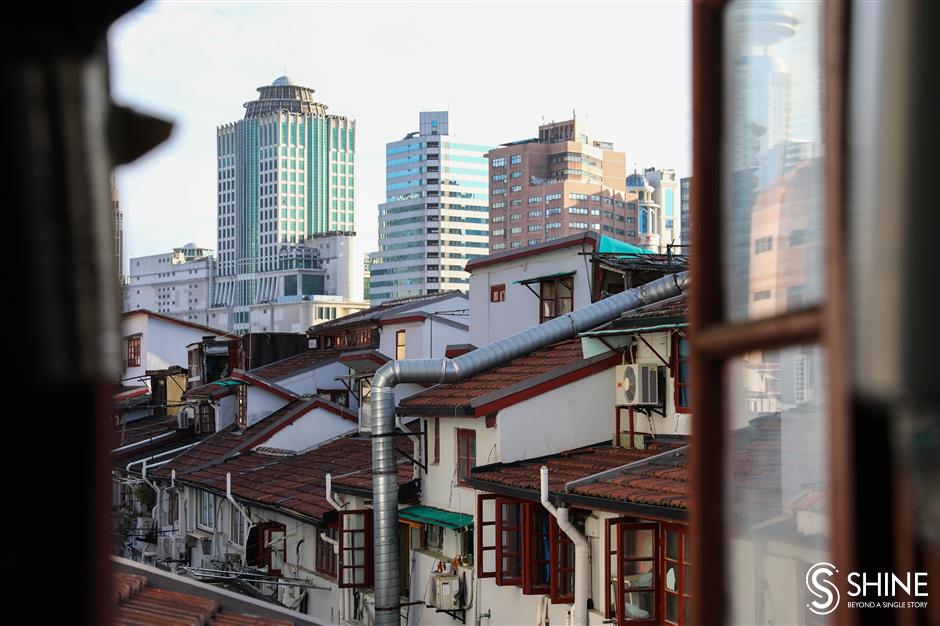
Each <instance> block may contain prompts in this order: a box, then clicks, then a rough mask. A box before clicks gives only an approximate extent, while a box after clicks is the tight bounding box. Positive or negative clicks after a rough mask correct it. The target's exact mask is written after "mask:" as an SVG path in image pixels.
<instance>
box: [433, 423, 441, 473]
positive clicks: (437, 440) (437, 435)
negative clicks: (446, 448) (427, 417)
mask: <svg viewBox="0 0 940 626" xmlns="http://www.w3.org/2000/svg"><path fill="white" fill-rule="evenodd" d="M440 462H441V418H439V417H435V418H434V460H433V461H432V463H434V464H435V465H437V464H438V463H440Z"/></svg>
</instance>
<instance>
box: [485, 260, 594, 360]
mask: <svg viewBox="0 0 940 626" xmlns="http://www.w3.org/2000/svg"><path fill="white" fill-rule="evenodd" d="M581 248H582V245H581V244H580V243H578V244H575V245H572V246H569V247H566V248H560V249H557V250H548V251H544V252H540V253H538V254H537V255H532V256H522V257H518V258H508V259H506V260H505V261H502V262H499V263H493V264H488V265H484V266H482V267H479V268H474V269H473V271H472V273H471V274H470V343H472V344H473V345H475V346H484V345H486V344H488V343H492V342H494V341H496V340H498V339H502V338H503V337H508V336H509V335H512V334H515V333H517V332H519V331H522V330H525V329H526V328H529V327H530V326H536V325H538V324H539V297H538V296H537V295H536V294H537V293H538V292H539V285H538V283H535V284H532V285H529V286H526V285H520V284H517V281H521V280H526V279H531V278H537V277H539V276H551V275H554V274H562V273H567V272H574V276H573V278H574V308H575V309H578V308H581V307H583V306H587V305H588V304H591V285H590V277H591V272H592V267H591V263H590V261H589V260H588V257H587V256H583V255H580V254H578V252H581V251H582V250H581ZM583 248H584V250H583V251H584V252H587V251H590V250H591V247H590V246H589V245H584V246H583ZM497 285H504V286H505V289H506V297H505V300H504V301H502V302H490V293H491V288H492V287H495V286H497ZM529 287H531V289H530V288H529ZM533 290H534V291H535V293H533V292H532V291H533Z"/></svg>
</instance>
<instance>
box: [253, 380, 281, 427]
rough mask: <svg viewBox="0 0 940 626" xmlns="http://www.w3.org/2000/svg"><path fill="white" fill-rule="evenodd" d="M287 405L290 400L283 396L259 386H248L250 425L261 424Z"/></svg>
mask: <svg viewBox="0 0 940 626" xmlns="http://www.w3.org/2000/svg"><path fill="white" fill-rule="evenodd" d="M287 403H288V400H286V399H285V398H283V397H282V396H279V395H277V394H274V393H271V392H270V391H266V390H265V389H262V388H261V387H258V386H257V385H248V409H247V414H248V425H249V426H251V425H252V424H255V423H257V422H260V421H261V420H263V419H264V418H266V417H267V416H269V415H271V413H274V412H275V411H277V410H278V409H279V408H281V407H282V406H284V405H286V404H287Z"/></svg>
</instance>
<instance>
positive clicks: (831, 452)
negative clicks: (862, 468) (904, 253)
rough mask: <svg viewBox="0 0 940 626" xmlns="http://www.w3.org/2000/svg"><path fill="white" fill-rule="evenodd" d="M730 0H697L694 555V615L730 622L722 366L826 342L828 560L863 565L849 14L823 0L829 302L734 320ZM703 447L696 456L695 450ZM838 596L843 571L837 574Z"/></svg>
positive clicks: (846, 622) (837, 0) (851, 616)
mask: <svg viewBox="0 0 940 626" xmlns="http://www.w3.org/2000/svg"><path fill="white" fill-rule="evenodd" d="M729 4H730V2H729V0H696V1H695V2H694V3H693V5H692V110H693V111H695V115H694V116H693V125H692V163H693V168H692V180H693V183H692V189H691V194H690V206H691V210H692V219H691V231H692V253H691V272H692V276H693V280H694V281H695V287H694V289H692V290H691V293H690V297H689V303H690V321H691V326H692V328H693V334H692V338H693V345H692V351H691V363H692V372H691V380H692V433H693V435H692V446H693V454H692V456H691V472H692V475H693V476H694V477H695V480H693V482H692V502H691V504H690V507H689V508H690V519H691V525H690V532H691V533H692V535H693V536H694V537H699V538H701V539H699V540H696V541H693V548H692V562H693V563H699V564H704V563H707V564H708V576H695V577H694V580H693V582H692V587H693V593H692V596H693V597H694V598H697V601H696V602H694V603H693V607H692V611H693V612H692V621H693V623H697V624H723V623H727V622H728V621H729V619H730V616H731V611H730V602H729V597H728V592H729V590H728V589H727V588H726V585H727V581H728V580H729V576H730V572H731V567H730V563H729V559H728V553H729V551H728V546H729V543H728V529H729V521H728V514H727V511H726V504H727V501H728V496H727V491H728V485H727V482H726V476H725V467H726V459H727V457H728V454H729V445H728V442H727V430H728V424H729V422H728V416H729V411H730V405H729V399H728V397H727V391H726V389H725V387H724V385H725V380H724V372H725V365H726V363H727V362H728V361H729V360H731V359H733V358H735V357H737V356H740V355H742V354H744V353H746V352H749V351H752V350H761V349H767V348H783V347H788V346H795V345H800V344H819V345H821V346H822V347H823V348H824V349H825V351H826V360H827V422H828V423H827V427H828V433H827V439H828V442H829V443H828V448H827V463H828V471H829V477H828V478H829V498H830V511H831V514H830V524H831V528H835V529H838V532H833V533H830V541H831V558H832V561H833V562H834V563H838V564H839V568H840V569H842V570H843V571H854V570H855V569H857V568H856V563H857V552H856V550H855V546H856V545H857V544H856V541H857V539H856V523H855V515H854V511H855V498H856V495H857V494H856V486H855V480H854V478H855V471H854V470H853V466H852V459H853V458H854V454H853V445H854V443H853V442H854V437H853V430H852V427H851V421H850V415H851V413H850V398H849V384H848V381H849V376H850V372H851V370H852V368H851V365H850V363H849V361H848V354H847V345H848V337H847V332H846V320H848V319H849V315H848V311H849V309H848V306H849V302H848V297H849V294H848V291H847V287H846V285H847V284H848V269H847V259H848V253H847V242H846V236H847V235H846V233H847V232H848V229H847V220H846V203H845V193H846V190H845V180H846V162H845V150H846V132H845V131H846V119H847V118H848V115H847V107H846V98H847V82H848V81H847V78H848V63H847V59H848V47H849V36H848V33H849V28H848V26H849V21H848V6H847V5H848V3H847V2H846V1H845V0H832V1H829V2H825V3H823V9H822V10H823V23H822V30H823V33H822V34H823V36H822V43H821V45H822V46H823V50H822V55H821V58H822V61H821V80H822V82H823V84H824V85H825V94H826V97H825V100H824V102H823V112H822V120H823V127H824V141H825V145H826V162H825V175H824V181H825V183H824V185H825V186H824V200H823V202H824V204H823V207H824V208H823V222H824V230H823V236H824V250H823V259H824V268H823V274H824V277H823V278H824V284H826V285H827V286H828V287H827V292H826V296H825V298H824V299H823V302H822V304H821V305H819V306H816V307H812V308H808V309H805V310H802V311H796V312H789V313H786V314H783V315H778V316H776V317H771V318H766V319H760V320H754V321H745V322H741V323H734V324H729V323H727V321H726V315H725V310H724V293H725V289H724V287H725V285H724V272H723V259H722V256H723V254H724V252H725V248H724V245H723V240H724V234H723V225H722V220H721V219H720V216H721V215H722V212H721V210H720V209H721V184H722V181H723V180H725V176H724V172H723V161H722V146H723V142H724V137H723V132H724V130H723V122H724V120H725V110H724V103H723V92H724V84H725V82H724V81H725V77H724V64H725V58H724V56H725V54H724V17H725V11H726V9H727V7H728V5H729ZM701 450H704V451H707V453H695V451H701ZM836 584H837V586H838V588H839V591H840V594H842V597H846V594H847V592H848V588H847V585H846V583H845V580H844V579H841V578H838V579H836ZM833 618H834V620H835V624H836V626H850V625H852V624H854V623H855V622H856V620H857V618H858V616H857V612H853V611H837V612H835V613H834V614H833Z"/></svg>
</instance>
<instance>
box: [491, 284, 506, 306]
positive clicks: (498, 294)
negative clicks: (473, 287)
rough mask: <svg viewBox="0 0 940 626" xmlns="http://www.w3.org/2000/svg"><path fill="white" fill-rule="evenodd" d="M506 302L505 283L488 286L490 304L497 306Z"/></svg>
mask: <svg viewBox="0 0 940 626" xmlns="http://www.w3.org/2000/svg"><path fill="white" fill-rule="evenodd" d="M505 301H506V283H500V284H499V285H490V302H491V303H492V304H498V303H500V302H505Z"/></svg>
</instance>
